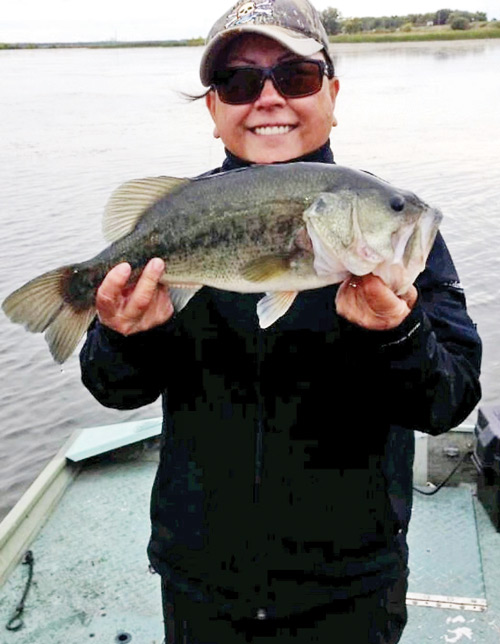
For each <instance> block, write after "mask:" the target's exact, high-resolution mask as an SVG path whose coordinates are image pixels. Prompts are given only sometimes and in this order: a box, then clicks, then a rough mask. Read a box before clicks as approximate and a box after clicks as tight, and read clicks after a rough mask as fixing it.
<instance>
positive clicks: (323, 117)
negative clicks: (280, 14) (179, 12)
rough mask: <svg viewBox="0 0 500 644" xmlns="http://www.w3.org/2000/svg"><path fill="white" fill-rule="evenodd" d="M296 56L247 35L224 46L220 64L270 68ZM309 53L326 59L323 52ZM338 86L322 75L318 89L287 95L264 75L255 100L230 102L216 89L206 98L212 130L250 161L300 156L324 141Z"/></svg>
mask: <svg viewBox="0 0 500 644" xmlns="http://www.w3.org/2000/svg"><path fill="white" fill-rule="evenodd" d="M296 58H297V56H296V55H295V54H293V53H292V52H291V51H290V50H289V49H286V48H285V47H283V46H282V45H280V44H279V43H277V42H276V41H275V40H271V39H270V38H266V37H265V36H261V35H258V34H245V35H243V36H241V37H239V38H237V39H235V41H234V44H230V45H229V46H228V50H227V51H226V53H225V61H224V63H225V66H228V67H235V66H244V67H249V66H250V67H251V66H256V67H272V66H273V65H275V64H276V63H278V62H283V61H285V60H290V59H292V60H293V59H296ZM309 58H314V59H317V60H324V58H323V55H322V54H321V53H318V54H315V55H313V56H310V57H309ZM338 90H339V83H338V80H337V79H328V78H327V77H326V76H324V78H323V85H322V87H321V89H320V91H319V92H317V93H316V94H313V95H312V96H304V97H302V98H285V97H284V96H282V95H281V94H280V93H279V92H278V91H277V90H276V88H275V87H274V85H273V83H272V81H271V79H269V78H268V79H267V80H266V82H265V83H264V87H263V89H262V93H261V94H260V96H259V97H258V98H257V99H256V100H255V101H254V102H253V103H246V104H244V105H228V104H227V103H223V102H222V101H221V100H220V98H219V96H218V94H217V92H216V91H211V92H209V93H208V95H207V97H206V102H207V107H208V109H209V111H210V114H211V115H212V118H213V120H214V123H215V131H214V134H215V136H216V137H220V138H221V139H222V142H223V143H224V145H225V146H226V148H227V149H228V150H229V151H230V152H232V153H233V154H235V155H236V156H238V157H240V158H241V159H245V160H246V161H250V162H252V163H274V162H279V161H289V160H290V159H296V158H298V157H301V156H304V155H305V154H308V153H309V152H313V151H314V150H316V149H317V148H319V147H320V146H321V145H323V144H324V143H326V141H327V140H328V137H329V135H330V130H331V128H332V124H333V118H334V117H333V110H334V107H335V99H336V96H337V92H338Z"/></svg>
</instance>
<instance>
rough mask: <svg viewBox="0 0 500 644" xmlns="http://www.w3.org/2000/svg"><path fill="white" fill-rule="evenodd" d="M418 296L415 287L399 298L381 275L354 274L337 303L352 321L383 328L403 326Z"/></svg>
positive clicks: (342, 290)
mask: <svg viewBox="0 0 500 644" xmlns="http://www.w3.org/2000/svg"><path fill="white" fill-rule="evenodd" d="M417 297H418V294H417V289H416V288H415V287H414V286H411V287H410V289H409V290H408V291H407V292H406V293H405V294H404V295H400V296H399V297H398V296H397V295H396V294H395V293H394V292H393V291H391V289H390V288H389V287H388V286H386V285H385V284H384V282H383V281H382V280H381V279H380V277H376V276H375V275H372V274H369V275H363V276H362V277H357V276H354V275H351V276H350V277H348V278H347V279H346V280H345V281H344V282H342V284H341V285H340V287H339V290H338V292H337V297H336V300H335V303H336V305H337V313H338V314H339V315H341V316H342V317H343V318H345V319H346V320H349V322H352V323H353V324H357V325H358V326H362V327H364V328H365V329H372V330H374V331H383V330H385V329H394V328H395V327H397V326H399V325H400V324H401V322H402V321H403V320H404V319H405V318H406V317H407V316H408V315H409V313H410V311H411V309H412V308H413V307H414V306H415V302H416V301H417Z"/></svg>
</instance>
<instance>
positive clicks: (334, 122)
mask: <svg viewBox="0 0 500 644" xmlns="http://www.w3.org/2000/svg"><path fill="white" fill-rule="evenodd" d="M338 124H339V122H338V121H337V117H336V116H335V114H334V115H333V119H332V127H337V125H338Z"/></svg>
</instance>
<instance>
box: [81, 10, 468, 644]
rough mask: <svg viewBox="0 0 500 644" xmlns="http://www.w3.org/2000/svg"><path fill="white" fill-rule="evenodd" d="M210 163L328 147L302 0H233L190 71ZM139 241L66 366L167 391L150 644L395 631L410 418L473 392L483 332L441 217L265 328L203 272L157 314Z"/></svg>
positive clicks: (156, 273)
mask: <svg viewBox="0 0 500 644" xmlns="http://www.w3.org/2000/svg"><path fill="white" fill-rule="evenodd" d="M200 75H201V80H202V82H203V83H204V85H205V86H207V87H209V89H208V91H207V94H206V98H205V100H206V104H207V107H208V110H209V111H210V114H211V116H212V118H213V121H214V124H215V132H214V134H215V136H216V137H220V138H221V139H222V141H223V143H224V145H225V148H226V158H225V160H224V162H223V164H222V166H221V167H220V168H217V169H215V170H213V171H212V172H211V173H208V174H216V173H218V172H220V171H231V170H234V169H237V168H241V167H245V166H248V165H250V164H252V163H283V162H292V161H297V160H301V161H316V162H321V163H333V155H332V152H331V149H330V144H329V135H330V130H331V127H332V125H335V124H336V121H335V117H334V108H335V102H336V98H337V94H338V91H339V83H338V80H337V79H336V78H335V76H334V71H333V64H332V61H331V59H330V54H329V51H328V39H327V36H326V33H325V31H324V29H323V27H322V25H321V22H320V19H319V16H318V14H317V12H316V11H315V9H314V8H313V7H312V6H311V5H310V4H309V3H308V2H307V0H275V1H274V2H273V1H272V0H261V1H260V2H259V1H258V0H255V1H254V2H248V1H247V2H240V3H239V4H238V5H236V6H235V7H233V8H232V9H230V10H229V11H228V12H227V13H226V14H225V15H224V16H223V17H222V18H221V19H220V20H219V21H217V22H216V23H215V25H214V27H213V28H212V30H211V32H210V34H209V37H208V42H207V47H206V50H205V53H204V56H203V59H202V63H201V69H200ZM163 269H164V263H163V261H162V260H160V259H154V260H151V262H150V263H149V264H148V265H147V266H146V268H145V269H144V271H143V274H142V276H141V278H140V279H139V281H138V283H137V284H136V286H135V288H133V289H131V288H129V287H128V286H127V280H128V277H129V276H130V266H129V265H127V264H121V265H119V266H117V267H115V268H114V269H113V270H111V271H110V272H109V274H108V275H107V277H106V279H105V280H104V282H103V284H102V286H101V288H100V289H99V292H98V296H97V309H98V320H96V321H95V322H94V324H93V326H92V328H91V329H90V331H89V333H88V337H87V341H86V344H85V346H84V348H83V350H82V353H81V364H82V376H83V380H84V383H85V384H86V386H87V387H88V388H89V389H90V391H91V392H92V393H93V394H94V395H95V396H96V398H97V399H98V400H100V401H101V402H102V403H103V404H104V405H108V406H111V407H117V408H121V409H125V408H133V407H138V406H141V405H144V404H147V403H150V402H152V401H153V400H155V399H156V398H157V397H158V396H159V395H162V398H163V409H164V427H163V434H162V447H161V453H160V456H161V458H160V465H159V468H158V473H157V476H156V480H155V484H154V488H153V493H152V501H151V518H152V536H151V541H150V544H149V550H148V552H149V557H150V560H151V563H152V565H153V566H154V568H155V569H156V570H157V572H159V573H160V575H161V576H162V591H163V610H164V618H165V637H166V641H167V642H169V643H170V642H178V643H198V644H202V643H203V644H207V643H209V642H210V643H212V642H214V643H215V642H216V643H217V644H226V643H228V644H232V643H234V644H236V643H239V642H245V641H252V642H262V643H264V642H268V641H269V642H270V641H271V639H272V641H273V642H274V641H276V639H278V640H279V641H283V642H285V641H286V642H289V641H290V639H291V638H292V637H297V638H299V641H301V642H325V643H326V642H335V643H336V644H352V643H353V642H360V643H361V642H363V643H368V644H392V643H395V642H398V641H399V639H400V637H401V634H402V632H403V628H404V625H405V623H406V609H405V591H406V578H407V553H406V542H405V534H406V529H407V524H408V520H409V514H410V507H411V469H412V458H413V451H412V450H413V442H412V441H413V433H412V430H413V429H420V430H422V431H427V432H430V433H440V432H443V431H447V430H448V429H450V428H451V427H453V426H455V425H457V424H458V423H459V422H461V421H462V420H463V419H464V418H465V417H466V416H467V415H468V414H469V413H470V411H471V410H472V409H473V407H474V405H475V404H476V403H477V402H478V400H479V397H480V387H479V381H478V378H479V368H480V354H481V345H480V340H479V338H478V336H477V333H476V330H475V327H474V325H473V323H472V322H471V320H470V319H469V317H468V315H467V312H466V307H465V300H464V296H463V293H462V291H461V289H460V288H459V282H458V277H457V275H456V272H455V269H454V267H453V264H452V261H451V258H450V257H449V254H448V251H447V249H446V246H445V245H444V242H443V240H442V238H441V236H439V235H438V238H437V240H436V242H435V245H434V248H433V250H432V252H431V254H430V256H429V259H428V263H427V268H426V270H425V271H424V272H423V273H422V274H421V275H420V276H419V278H418V279H417V282H416V286H412V287H411V288H410V289H409V291H408V292H407V293H406V294H404V295H403V296H401V297H397V296H396V295H395V294H394V293H393V292H392V291H390V290H389V289H388V288H387V287H386V286H385V285H384V283H383V282H382V281H381V280H380V279H378V278H376V277H374V276H373V275H368V276H365V277H363V278H353V277H351V278H350V279H348V280H346V281H345V282H344V283H343V284H341V285H340V287H336V286H330V287H325V288H321V289H317V290H314V291H308V292H303V293H301V294H300V295H299V297H298V298H297V300H296V301H295V303H294V305H293V307H292V308H291V309H290V311H289V312H288V313H287V315H285V316H284V317H283V318H281V319H280V320H279V321H278V322H277V323H276V324H274V325H272V327H270V328H269V329H266V330H265V331H264V330H262V329H260V328H259V326H258V323H257V320H256V319H255V302H256V300H257V299H258V298H259V297H260V295H253V294H250V295H249V294H247V295H242V294H238V293H229V292H223V291H217V290H215V289H212V288H203V289H202V290H201V291H199V292H198V293H197V295H196V296H195V297H194V298H193V299H192V300H191V302H190V303H189V305H188V306H187V307H186V308H185V309H184V310H183V311H182V312H181V313H180V314H179V315H176V316H174V315H173V307H172V305H171V302H170V299H169V295H168V290H167V289H166V288H165V287H164V286H162V285H160V284H159V279H160V277H161V275H162V273H163Z"/></svg>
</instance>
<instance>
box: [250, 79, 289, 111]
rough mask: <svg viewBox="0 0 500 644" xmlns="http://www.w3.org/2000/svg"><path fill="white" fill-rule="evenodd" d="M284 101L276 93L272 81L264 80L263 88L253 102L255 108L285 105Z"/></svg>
mask: <svg viewBox="0 0 500 644" xmlns="http://www.w3.org/2000/svg"><path fill="white" fill-rule="evenodd" d="M285 103H286V99H285V98H284V97H283V96H282V95H281V94H280V93H279V92H278V90H277V89H276V87H275V86H274V83H273V81H272V79H270V78H266V80H265V81H264V87H263V88H262V92H261V93H260V96H259V98H258V99H257V100H256V101H255V105H256V106H257V107H264V108H267V107H272V106H275V105H285Z"/></svg>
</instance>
